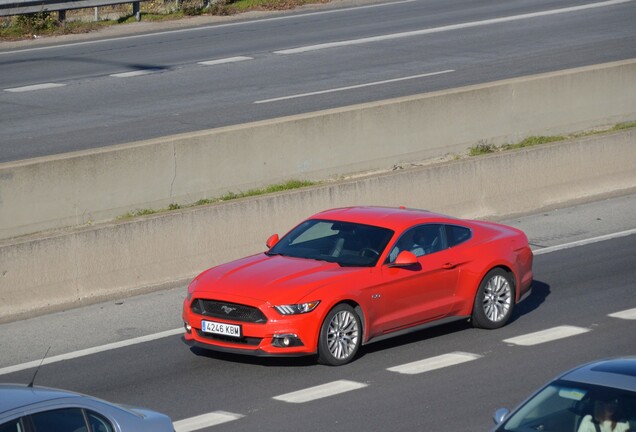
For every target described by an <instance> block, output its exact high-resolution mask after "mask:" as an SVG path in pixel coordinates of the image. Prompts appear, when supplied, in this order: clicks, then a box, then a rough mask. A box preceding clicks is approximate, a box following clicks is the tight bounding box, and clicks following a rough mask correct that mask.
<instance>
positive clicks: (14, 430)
mask: <svg viewBox="0 0 636 432" xmlns="http://www.w3.org/2000/svg"><path fill="white" fill-rule="evenodd" d="M0 432H24V429H23V428H22V423H20V419H15V420H11V421H8V422H6V423H2V424H1V425H0Z"/></svg>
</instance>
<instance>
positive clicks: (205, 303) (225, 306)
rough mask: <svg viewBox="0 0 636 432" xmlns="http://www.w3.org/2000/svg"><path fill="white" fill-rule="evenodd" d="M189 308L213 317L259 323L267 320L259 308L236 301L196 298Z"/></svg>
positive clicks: (196, 312)
mask: <svg viewBox="0 0 636 432" xmlns="http://www.w3.org/2000/svg"><path fill="white" fill-rule="evenodd" d="M190 308H191V310H192V312H194V313H195V314H198V315H205V316H208V317H213V318H222V319H225V320H231V321H241V322H250V323H259V324H262V323H266V322H267V317H265V315H263V312H261V311H260V309H258V308H255V307H251V306H245V305H242V304H237V303H228V302H222V301H217V300H205V299H196V300H194V301H193V302H192V306H191V307H190Z"/></svg>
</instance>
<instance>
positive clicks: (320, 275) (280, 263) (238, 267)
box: [194, 254, 371, 303]
mask: <svg viewBox="0 0 636 432" xmlns="http://www.w3.org/2000/svg"><path fill="white" fill-rule="evenodd" d="M370 270H371V269H370V268H368V267H341V266H340V265H338V264H336V263H331V262H326V261H317V260H312V259H305V258H292V257H285V256H280V255H274V256H267V255H265V254H258V255H253V256H249V257H246V258H242V259H239V260H236V261H232V262H230V263H227V264H223V265H220V266H218V267H214V268H211V269H209V270H207V271H205V272H203V273H202V274H200V275H199V276H197V278H196V279H195V282H194V283H196V293H197V294H203V293H205V296H206V297H207V296H212V295H214V296H223V297H220V298H224V299H227V298H228V297H227V296H231V297H247V298H251V299H253V300H259V301H262V302H271V303H278V301H279V300H280V301H285V302H296V301H301V300H303V299H305V297H306V296H307V295H309V294H310V293H312V292H313V291H315V290H316V289H318V288H320V287H323V286H325V285H328V284H332V283H335V282H336V281H337V280H340V279H343V278H347V277H350V276H352V275H354V274H356V273H358V272H369V271H370Z"/></svg>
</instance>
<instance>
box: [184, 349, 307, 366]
mask: <svg viewBox="0 0 636 432" xmlns="http://www.w3.org/2000/svg"><path fill="white" fill-rule="evenodd" d="M190 351H191V352H192V353H193V354H194V355H196V356H199V357H207V358H209V359H215V360H220V361H227V362H231V363H241V364H245V365H254V366H265V367H307V366H315V365H316V364H317V359H316V356H315V355H307V356H301V357H257V356H250V355H242V354H230V353H224V352H219V351H214V350H207V349H204V348H198V347H190Z"/></svg>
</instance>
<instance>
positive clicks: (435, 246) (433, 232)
mask: <svg viewBox="0 0 636 432" xmlns="http://www.w3.org/2000/svg"><path fill="white" fill-rule="evenodd" d="M444 234H445V233H444V225H440V224H425V225H418V226H416V227H413V228H410V229H409V230H408V231H405V232H404V234H402V236H401V237H400V238H399V239H398V241H397V242H395V245H394V246H393V248H392V249H391V252H390V253H389V257H388V262H393V261H395V258H397V256H398V254H399V253H400V252H402V251H404V250H407V251H410V252H412V253H413V254H414V255H415V256H416V257H421V256H422V255H428V254H431V253H434V252H437V251H440V250H442V249H446V237H445V235H444Z"/></svg>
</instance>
